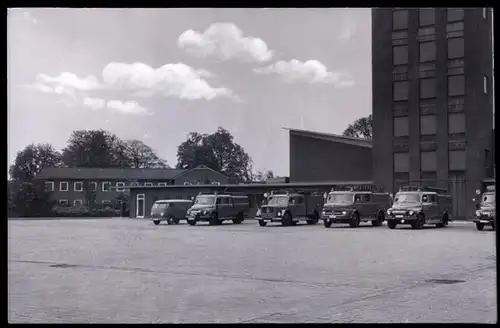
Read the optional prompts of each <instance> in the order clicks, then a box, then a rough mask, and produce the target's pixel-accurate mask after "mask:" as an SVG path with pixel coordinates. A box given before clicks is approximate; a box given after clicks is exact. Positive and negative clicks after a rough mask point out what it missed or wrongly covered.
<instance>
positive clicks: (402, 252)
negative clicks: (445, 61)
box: [8, 219, 497, 323]
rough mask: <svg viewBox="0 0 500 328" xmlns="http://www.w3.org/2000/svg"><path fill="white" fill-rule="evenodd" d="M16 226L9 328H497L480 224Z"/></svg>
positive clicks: (98, 222) (489, 243) (490, 236)
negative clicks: (389, 327)
mask: <svg viewBox="0 0 500 328" xmlns="http://www.w3.org/2000/svg"><path fill="white" fill-rule="evenodd" d="M8 227H9V255H8V259H9V262H8V279H9V281H8V284H9V285H8V316H9V322H28V323H41V322H44V323H157V322H161V323H188V322H194V323H199V322H211V323H213V322H233V323H236V322H246V323H262V322H275V323H293V322H298V323H303V322H319V323H327V322H332V323H343V322H362V323H363V322H364V323H386V322H389V323H394V322H403V323H404V322H412V323H413V322H436V323H442V322H454V323H460V322H472V323H473V322H479V323H494V322H496V320H497V304H496V299H497V298H496V253H495V235H494V232H493V231H491V230H489V228H486V229H485V230H484V231H477V230H476V229H475V227H474V226H473V225H471V224H461V223H454V224H453V223H452V224H450V226H449V227H447V228H443V229H437V228H429V229H423V230H411V229H408V228H401V229H400V228H399V227H398V228H397V229H396V230H390V229H388V228H387V227H386V226H382V227H371V225H369V224H364V225H362V226H360V227H358V228H349V227H347V226H346V225H334V226H333V227H332V228H330V229H326V228H324V227H323V225H320V224H318V225H316V226H307V225H299V226H294V227H281V226H279V225H268V226H267V227H260V226H259V225H258V224H257V222H255V221H253V220H246V221H245V222H244V223H243V224H241V225H232V224H230V223H228V224H224V225H222V226H208V225H207V224H199V225H196V226H194V227H191V226H188V225H187V224H185V223H183V222H182V223H181V224H179V225H177V226H169V225H167V224H166V223H162V224H161V225H159V226H155V225H153V224H152V223H151V222H150V221H148V220H136V219H94V220H39V221H36V220H26V221H25V220H10V221H9V222H8ZM434 279H438V280H446V281H441V283H439V281H432V280H434ZM450 280H451V281H450ZM453 280H455V281H453Z"/></svg>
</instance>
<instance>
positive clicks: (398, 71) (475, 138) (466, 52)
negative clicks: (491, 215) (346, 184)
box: [372, 8, 494, 217]
mask: <svg viewBox="0 0 500 328" xmlns="http://www.w3.org/2000/svg"><path fill="white" fill-rule="evenodd" d="M491 27H492V11H491V9H489V8H467V9H460V8H453V9H451V8H450V9H446V8H435V9H434V8H425V9H423V8H421V9H409V8H397V9H391V8H387V9H385V8H384V9H372V35H373V36H372V75H373V83H372V85H373V132H374V136H373V174H374V180H375V183H377V184H381V185H384V186H385V187H386V188H387V189H392V190H393V191H397V190H398V188H399V186H400V185H402V184H407V183H409V182H417V183H425V184H428V185H434V186H439V187H442V188H446V189H448V190H449V192H450V193H451V194H452V195H453V199H454V206H453V216H454V217H466V216H469V215H470V214H471V213H473V211H474V204H473V202H472V198H473V197H474V196H475V191H476V190H477V189H482V187H483V186H482V184H483V181H484V180H485V179H486V178H488V177H489V176H491V175H492V172H493V170H492V167H493V163H494V157H493V155H492V153H493V149H492V142H491V141H492V130H493V97H492V93H493V89H492V75H493V70H492V67H493V66H492V65H493V62H492V28H491Z"/></svg>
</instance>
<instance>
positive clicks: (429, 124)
mask: <svg viewBox="0 0 500 328" xmlns="http://www.w3.org/2000/svg"><path fill="white" fill-rule="evenodd" d="M420 134H421V135H423V136H430V135H435V134H436V115H422V116H420Z"/></svg>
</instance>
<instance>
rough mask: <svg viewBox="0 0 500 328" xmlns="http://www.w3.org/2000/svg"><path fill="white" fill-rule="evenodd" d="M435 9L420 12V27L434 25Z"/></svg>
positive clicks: (420, 10)
mask: <svg viewBox="0 0 500 328" xmlns="http://www.w3.org/2000/svg"><path fill="white" fill-rule="evenodd" d="M434 17H435V11H434V8H420V9H419V10H418V23H419V25H420V26H427V25H434V22H435V18H434Z"/></svg>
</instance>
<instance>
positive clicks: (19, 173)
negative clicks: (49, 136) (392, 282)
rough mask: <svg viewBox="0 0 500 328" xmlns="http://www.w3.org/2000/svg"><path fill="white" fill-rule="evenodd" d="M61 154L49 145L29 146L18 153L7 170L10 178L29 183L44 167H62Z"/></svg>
mask: <svg viewBox="0 0 500 328" xmlns="http://www.w3.org/2000/svg"><path fill="white" fill-rule="evenodd" d="M62 165H63V163H62V159H61V154H60V153H59V152H57V151H56V150H55V149H54V148H53V147H52V146H51V145H49V144H30V145H28V146H26V147H25V148H24V149H23V150H21V151H19V152H18V153H17V155H16V159H15V160H14V164H12V165H11V166H10V168H9V174H10V177H11V178H12V179H13V180H15V181H17V182H19V183H22V182H31V181H33V179H34V178H35V176H36V175H37V174H38V173H40V171H42V170H43V169H44V168H45V167H60V166H62Z"/></svg>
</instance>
